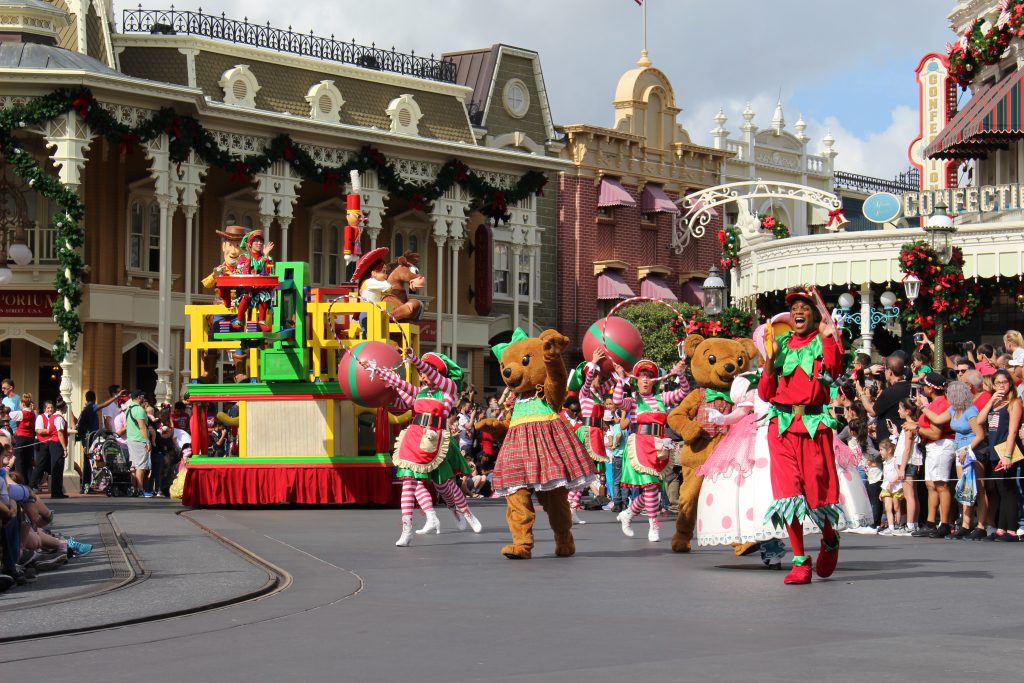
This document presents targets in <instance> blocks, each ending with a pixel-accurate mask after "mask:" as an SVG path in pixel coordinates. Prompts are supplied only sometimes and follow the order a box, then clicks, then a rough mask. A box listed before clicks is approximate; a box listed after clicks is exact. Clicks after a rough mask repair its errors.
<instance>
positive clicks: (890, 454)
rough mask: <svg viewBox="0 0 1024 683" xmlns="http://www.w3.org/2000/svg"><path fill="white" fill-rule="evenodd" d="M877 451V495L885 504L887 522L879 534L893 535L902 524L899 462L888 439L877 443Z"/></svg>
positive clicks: (893, 445)
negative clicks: (879, 466)
mask: <svg viewBox="0 0 1024 683" xmlns="http://www.w3.org/2000/svg"><path fill="white" fill-rule="evenodd" d="M878 452H879V453H880V454H881V455H882V491H881V493H880V494H879V496H880V497H881V499H882V502H883V503H884V504H885V517H886V519H887V520H888V522H889V526H888V528H886V529H882V530H881V531H880V532H878V533H879V535H880V536H893V535H895V534H896V530H897V529H899V528H900V527H901V526H903V519H902V512H903V510H902V506H901V505H900V502H901V501H902V500H903V480H902V479H901V478H900V473H899V463H898V462H897V461H896V457H895V456H896V444H894V443H893V442H892V441H890V440H889V439H885V440H883V441H880V442H879V443H878Z"/></svg>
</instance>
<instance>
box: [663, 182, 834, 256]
mask: <svg viewBox="0 0 1024 683" xmlns="http://www.w3.org/2000/svg"><path fill="white" fill-rule="evenodd" d="M751 199H778V200H786V199H793V200H796V201H798V202H804V203H806V204H813V205H815V206H820V207H821V208H823V209H826V210H828V211H834V210H836V209H841V208H843V204H842V202H840V201H839V197H837V196H835V195H834V194H832V193H831V192H826V191H825V190H819V189H817V188H813V187H808V186H806V185H797V184H796V183H783V182H775V181H770V180H761V179H760V178H758V179H757V180H748V181H744V182H740V183H729V184H727V185H718V186H716V187H708V188H705V189H703V190H699V191H698V192H694V193H692V194H688V195H686V196H685V197H683V198H682V199H679V200H678V201H676V204H678V205H679V206H680V207H681V208H682V211H681V212H680V213H679V214H678V215H677V216H676V217H675V220H673V222H672V249H673V250H674V251H675V252H676V253H677V254H681V253H683V249H684V248H686V246H687V245H688V244H689V243H690V240H691V239H693V238H696V239H700V238H701V237H703V236H704V233H705V232H706V230H707V226H708V224H709V223H711V219H712V218H713V215H712V212H711V209H713V208H715V207H716V206H722V205H723V204H731V203H736V204H739V205H740V209H741V210H740V217H739V220H738V221H737V223H736V227H738V228H740V230H741V231H742V232H743V233H744V234H745V235H747V236H748V237H749V236H752V235H755V234H758V233H759V232H760V230H761V220H760V219H759V218H758V217H757V215H756V213H754V212H753V211H751V210H750V206H749V200H751ZM744 205H746V208H745V210H744Z"/></svg>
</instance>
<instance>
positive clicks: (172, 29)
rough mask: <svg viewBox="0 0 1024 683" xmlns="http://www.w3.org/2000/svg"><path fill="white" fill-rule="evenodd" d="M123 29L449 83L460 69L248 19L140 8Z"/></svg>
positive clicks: (446, 61) (128, 17)
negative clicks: (180, 35) (185, 36)
mask: <svg viewBox="0 0 1024 683" xmlns="http://www.w3.org/2000/svg"><path fill="white" fill-rule="evenodd" d="M121 30H122V31H123V32H124V33H152V34H162V35H175V34H178V33H185V34H188V35H194V36H202V37H204V38H214V39H216V40H224V41H227V42H229V43H237V44H241V45H251V46H252V47H262V48H268V49H270V50H276V51H278V52H289V53H291V54H296V55H302V56H303V57H314V58H316V59H323V60H327V61H332V62H341V63H343V64H353V65H355V66H358V67H362V68H364V69H374V70H375V71H389V72H391V73H398V74H403V75H406V76H414V77H416V78H425V79H427V80H431V81H442V82H444V83H454V82H455V73H456V66H455V62H453V61H452V60H450V59H434V55H430V57H417V56H416V53H415V51H413V52H412V53H410V54H404V53H402V52H395V49H394V48H391V50H382V49H380V48H378V47H376V46H375V45H371V46H370V47H366V46H365V45H357V44H356V42H355V40H353V41H352V42H351V43H346V42H344V41H341V40H335V38H334V36H333V35H332V36H331V37H330V38H323V37H320V36H315V35H313V32H312V31H310V32H309V33H308V34H306V33H296V32H295V31H292V30H291V27H290V26H289V27H288V30H282V29H278V28H272V27H271V26H270V23H269V22H268V23H267V24H266V25H265V26H264V25H260V24H253V23H250V22H249V20H248V19H243V20H241V21H239V20H237V19H229V18H227V17H226V16H225V15H224V14H223V13H222V14H221V15H220V16H219V17H218V16H215V15H212V14H203V12H202V11H201V10H200V11H198V12H192V11H187V10H176V9H174V8H173V6H172V7H171V9H169V10H151V9H143V8H142V6H141V5H139V7H138V9H126V10H124V17H123V21H122V23H121Z"/></svg>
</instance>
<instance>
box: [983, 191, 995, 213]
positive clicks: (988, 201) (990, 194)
mask: <svg viewBox="0 0 1024 683" xmlns="http://www.w3.org/2000/svg"><path fill="white" fill-rule="evenodd" d="M995 202H996V189H995V188H994V187H990V186H988V185H986V186H985V187H983V188H981V205H980V208H981V210H982V211H986V212H987V211H995Z"/></svg>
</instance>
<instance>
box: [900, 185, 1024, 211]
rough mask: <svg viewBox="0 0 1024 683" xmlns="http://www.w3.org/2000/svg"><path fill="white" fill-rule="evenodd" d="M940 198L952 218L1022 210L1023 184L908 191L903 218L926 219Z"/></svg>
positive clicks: (904, 201) (1023, 200)
mask: <svg viewBox="0 0 1024 683" xmlns="http://www.w3.org/2000/svg"><path fill="white" fill-rule="evenodd" d="M939 199H941V200H942V201H944V202H945V204H946V207H947V211H949V213H950V214H952V215H954V216H955V215H957V214H960V213H979V212H980V213H995V212H998V211H1019V210H1021V209H1024V185H1021V184H1020V183H1010V184H1007V185H982V186H980V187H958V188H955V189H952V190H931V191H928V192H908V193H906V194H905V195H903V217H904V218H916V217H918V216H928V215H930V214H931V212H932V207H934V206H935V204H936V202H937V201H938V200H939Z"/></svg>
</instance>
